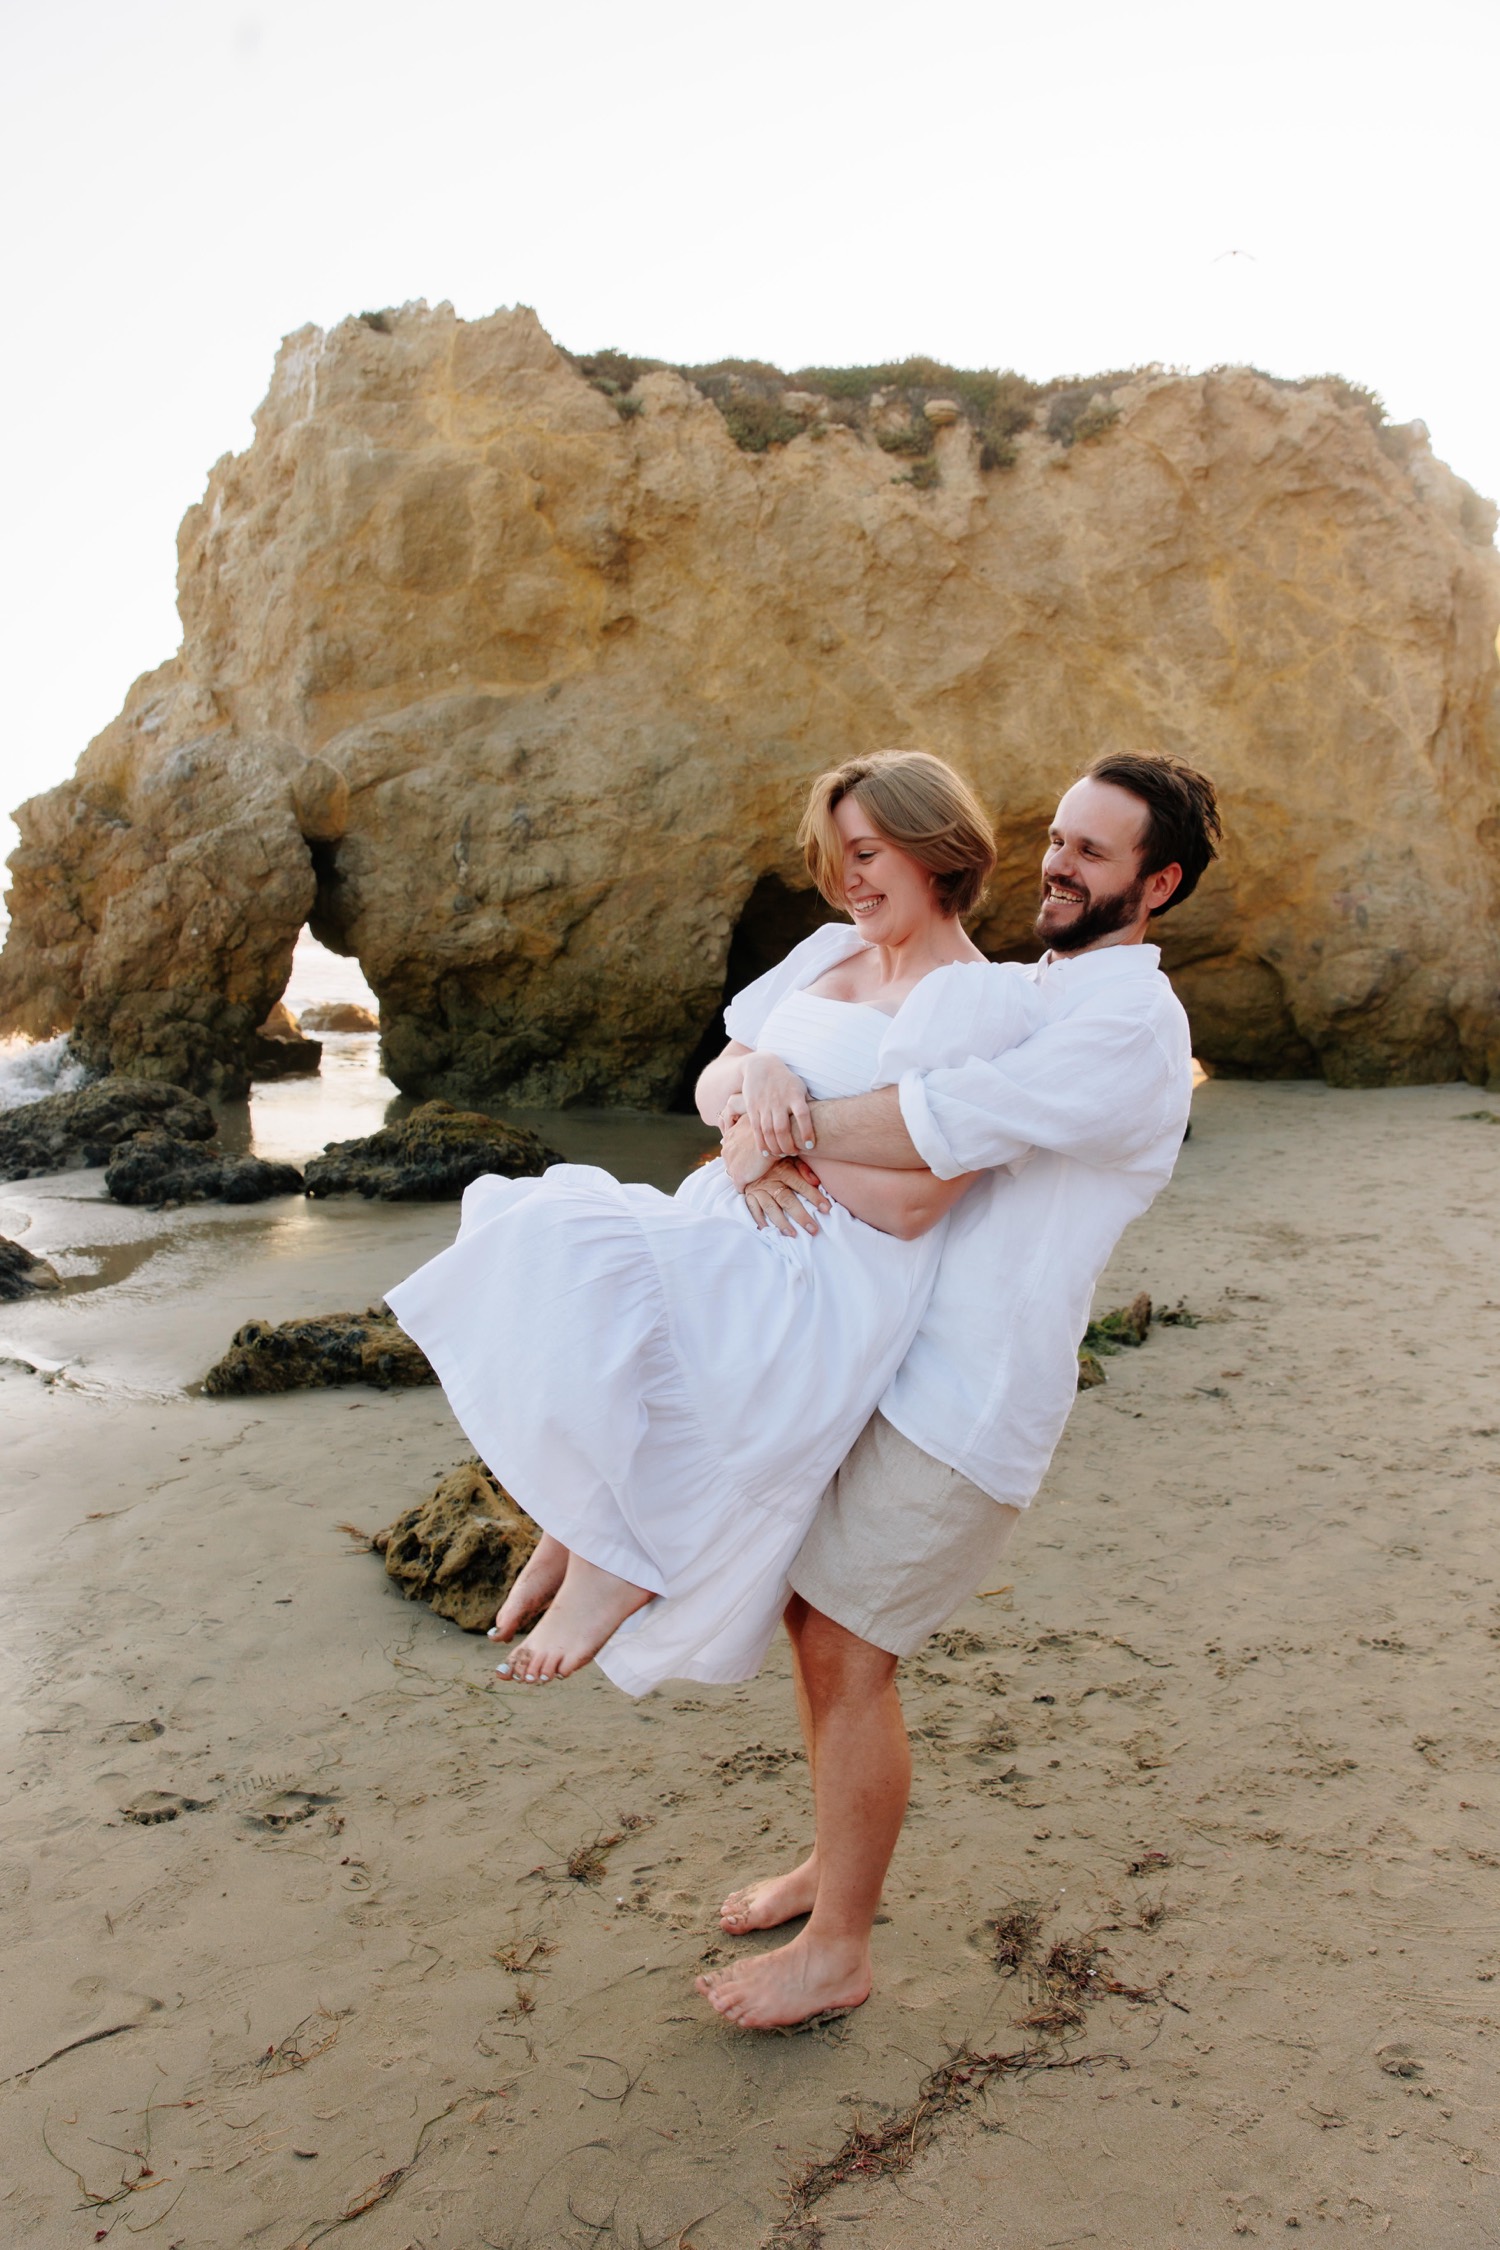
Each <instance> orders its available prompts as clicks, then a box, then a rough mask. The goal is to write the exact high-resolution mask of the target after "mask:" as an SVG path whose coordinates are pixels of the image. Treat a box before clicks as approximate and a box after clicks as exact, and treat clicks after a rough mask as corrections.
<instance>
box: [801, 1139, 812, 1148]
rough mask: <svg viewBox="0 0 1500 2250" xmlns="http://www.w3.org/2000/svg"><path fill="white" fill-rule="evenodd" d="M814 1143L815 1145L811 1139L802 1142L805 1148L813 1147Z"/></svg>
mask: <svg viewBox="0 0 1500 2250" xmlns="http://www.w3.org/2000/svg"><path fill="white" fill-rule="evenodd" d="M812 1145H813V1144H812V1142H811V1141H804V1142H803V1143H802V1146H803V1147H804V1148H811V1147H812Z"/></svg>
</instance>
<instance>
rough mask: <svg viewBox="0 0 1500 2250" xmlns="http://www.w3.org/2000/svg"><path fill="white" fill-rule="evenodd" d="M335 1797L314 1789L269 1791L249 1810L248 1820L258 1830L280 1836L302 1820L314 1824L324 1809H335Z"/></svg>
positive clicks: (247, 1810)
mask: <svg viewBox="0 0 1500 2250" xmlns="http://www.w3.org/2000/svg"><path fill="white" fill-rule="evenodd" d="M332 1803H333V1799H332V1797H331V1796H321V1795H319V1794H318V1792H317V1791H316V1790H312V1789H268V1790H267V1791H266V1793H265V1795H264V1796H262V1797H258V1798H257V1799H256V1801H255V1803H254V1804H253V1805H249V1806H247V1807H246V1810H245V1818H246V1819H247V1820H248V1821H250V1822H251V1823H252V1825H253V1826H254V1827H256V1828H265V1829H269V1830H270V1832H271V1833H272V1834H273V1835H279V1834H280V1833H281V1831H282V1830H283V1829H284V1828H292V1827H295V1825H296V1823H297V1822H298V1821H299V1820H311V1819H312V1816H313V1814H314V1813H315V1812H321V1810H322V1808H323V1807H324V1805H331V1804H332Z"/></svg>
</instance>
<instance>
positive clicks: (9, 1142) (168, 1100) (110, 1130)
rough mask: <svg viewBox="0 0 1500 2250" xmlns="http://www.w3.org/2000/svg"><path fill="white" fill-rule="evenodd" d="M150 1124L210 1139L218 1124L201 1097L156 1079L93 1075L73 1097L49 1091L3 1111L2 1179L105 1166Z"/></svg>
mask: <svg viewBox="0 0 1500 2250" xmlns="http://www.w3.org/2000/svg"><path fill="white" fill-rule="evenodd" d="M152 1129H157V1130H160V1131H162V1132H166V1133H171V1134H172V1135H173V1136H174V1137H175V1138H176V1139H177V1140H179V1141H211V1140H212V1139H213V1137H214V1134H215V1133H216V1132H217V1130H218V1127H217V1126H216V1124H215V1123H214V1113H213V1111H212V1110H211V1109H210V1108H209V1106H208V1104H207V1102H206V1101H203V1100H201V1099H200V1098H199V1096H198V1095H197V1094H190V1093H188V1092H186V1091H185V1090H184V1088H183V1087H181V1086H170V1085H168V1084H166V1083H165V1081H163V1080H161V1079H156V1078H127V1077H111V1078H96V1079H95V1080H94V1082H93V1084H92V1085H90V1086H79V1087H77V1088H76V1089H75V1090H74V1092H72V1093H71V1094H48V1095H47V1096H46V1097H45V1098H44V1099H43V1100H42V1101H39V1102H29V1103H28V1104H27V1105H26V1107H25V1108H24V1109H12V1110H7V1111H6V1112H5V1114H4V1115H3V1116H0V1180H26V1179H32V1178H35V1177H36V1176H37V1175H39V1174H42V1173H47V1172H63V1171H66V1170H67V1169H68V1168H69V1167H70V1166H71V1165H75V1164H105V1163H107V1162H108V1160H109V1157H110V1154H111V1152H112V1151H113V1150H114V1149H116V1148H118V1147H119V1145H120V1143H121V1142H122V1141H128V1140H132V1139H134V1137H135V1135H136V1134H137V1133H144V1132H148V1131H150V1130H152Z"/></svg>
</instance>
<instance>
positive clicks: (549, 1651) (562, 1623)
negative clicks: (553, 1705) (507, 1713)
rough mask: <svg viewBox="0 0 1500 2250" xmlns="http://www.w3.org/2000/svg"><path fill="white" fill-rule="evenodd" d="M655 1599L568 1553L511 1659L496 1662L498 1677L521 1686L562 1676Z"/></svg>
mask: <svg viewBox="0 0 1500 2250" xmlns="http://www.w3.org/2000/svg"><path fill="white" fill-rule="evenodd" d="M655 1599H656V1596H655V1595H654V1594H652V1593H648V1592H647V1590H646V1588H645V1587H644V1586H632V1585H631V1583H630V1581H629V1579H627V1578H616V1576H615V1574H614V1572H613V1571H611V1570H601V1569H600V1568H599V1566H598V1564H597V1563H591V1562H585V1561H584V1559H583V1557H582V1555H570V1556H569V1558H568V1567H567V1570H566V1572H565V1573H564V1576H563V1582H562V1585H561V1587H560V1588H559V1589H558V1592H557V1594H556V1595H555V1596H554V1598H553V1601H552V1606H551V1608H550V1609H549V1610H548V1611H547V1614H546V1616H545V1617H544V1618H542V1620H541V1622H540V1623H539V1624H537V1625H536V1626H534V1627H533V1628H532V1630H531V1632H529V1633H528V1634H527V1636H526V1638H525V1640H524V1641H523V1642H522V1643H521V1645H520V1647H519V1648H518V1649H517V1650H516V1653H515V1655H514V1656H513V1657H511V1658H510V1660H509V1662H508V1663H505V1664H501V1665H498V1666H497V1667H496V1671H497V1673H498V1676H499V1677H500V1678H501V1679H502V1680H515V1681H518V1682H519V1683H520V1684H521V1685H522V1686H524V1687H531V1686H533V1685H538V1684H540V1685H545V1683H546V1682H547V1681H548V1680H565V1679H566V1678H567V1677H568V1674H569V1673H570V1672H578V1671H581V1670H582V1669H583V1667H584V1665H585V1664H587V1663H589V1662H590V1661H591V1660H592V1659H593V1658H594V1657H596V1656H597V1655H598V1653H599V1651H600V1649H601V1648H603V1646H604V1644H605V1642H606V1641H607V1640H608V1639H609V1636H610V1634H611V1633H613V1632H614V1631H615V1630H616V1629H617V1627H619V1626H621V1625H623V1624H624V1622H625V1620H626V1618H627V1617H633V1616H634V1615H635V1612H636V1611H637V1610H638V1609H644V1608H645V1606H646V1604H647V1602H651V1601H655Z"/></svg>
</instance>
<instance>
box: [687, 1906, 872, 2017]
mask: <svg viewBox="0 0 1500 2250" xmlns="http://www.w3.org/2000/svg"><path fill="white" fill-rule="evenodd" d="M697 1985H698V1990H699V1991H700V1992H701V1993H702V1995H703V1997H704V1999H705V2000H706V2001H707V2002H708V2004H709V2006H710V2007H711V2008H716V2009H717V2010H718V2012H719V2014H720V2015H721V2016H723V2017H725V2018H726V2019H727V2020H728V2021H729V2022H730V2023H737V2024H738V2025H739V2026H740V2028H741V2030H742V2031H782V2030H789V2029H790V2028H791V2026H792V2025H793V2024H799V2023H806V2022H807V2021H808V2020H809V2018H810V2017H812V2016H822V2015H832V2014H836V2013H842V2012H843V2011H844V2010H845V2009H848V2008H858V2007H862V2006H863V2004H864V2002H865V2001H866V2000H868V1999H869V1997H870V1948H869V1945H868V1943H864V1944H861V1943H860V1942H859V1941H858V1940H856V1939H852V1938H850V1939H842V1940H839V1941H836V1942H830V1941H829V1940H828V1939H826V1938H824V1939H817V1938H814V1937H813V1936H812V1934H811V1932H810V1931H808V1930H802V1931H799V1933H798V1935H797V1936H796V1937H794V1938H793V1939H792V1941H791V1943H790V1945H780V1946H778V1947H777V1948H776V1950H775V1952H774V1953H757V1954H756V1955H755V1956H754V1957H753V1958H752V1959H750V1960H748V1961H736V1962H735V1964H734V1966H733V1968H730V1969H717V1970H715V1972H714V1974H713V1975H712V1976H707V1977H699V1978H698V1979H697Z"/></svg>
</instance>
